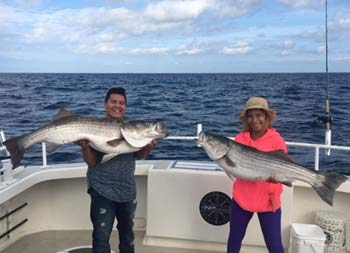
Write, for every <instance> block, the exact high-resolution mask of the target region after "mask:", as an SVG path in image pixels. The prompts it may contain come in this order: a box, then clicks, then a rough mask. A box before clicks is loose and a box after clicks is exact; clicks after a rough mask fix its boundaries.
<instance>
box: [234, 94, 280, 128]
mask: <svg viewBox="0 0 350 253" xmlns="http://www.w3.org/2000/svg"><path fill="white" fill-rule="evenodd" d="M250 109H262V110H264V111H265V112H266V113H267V114H268V115H269V118H270V121H271V123H272V122H273V121H274V120H275V119H276V118H277V115H276V112H274V111H272V110H270V109H269V104H268V102H267V100H266V99H265V98H260V97H254V98H250V99H249V100H248V101H247V104H246V106H245V108H244V109H243V111H242V113H241V116H240V117H239V118H240V119H241V121H245V116H246V114H247V111H248V110H250Z"/></svg>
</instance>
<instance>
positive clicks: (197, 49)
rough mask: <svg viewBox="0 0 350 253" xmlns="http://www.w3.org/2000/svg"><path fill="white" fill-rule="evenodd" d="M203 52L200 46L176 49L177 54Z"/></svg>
mask: <svg viewBox="0 0 350 253" xmlns="http://www.w3.org/2000/svg"><path fill="white" fill-rule="evenodd" d="M202 52H204V49H202V48H198V47H197V48H191V49H180V50H178V51H177V53H176V54H177V55H197V54H200V53H202Z"/></svg>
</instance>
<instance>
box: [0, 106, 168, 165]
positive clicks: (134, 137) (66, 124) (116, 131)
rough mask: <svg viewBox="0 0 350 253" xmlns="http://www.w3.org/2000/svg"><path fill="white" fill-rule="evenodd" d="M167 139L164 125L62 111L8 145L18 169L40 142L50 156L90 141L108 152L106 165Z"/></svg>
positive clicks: (6, 144)
mask: <svg viewBox="0 0 350 253" xmlns="http://www.w3.org/2000/svg"><path fill="white" fill-rule="evenodd" d="M165 137H167V134H166V132H165V127H164V125H163V124H162V123H160V122H148V121H127V122H121V123H118V122H115V121H112V120H108V119H101V118H93V117H80V116H77V115H75V114H72V113H70V112H68V111H65V110H61V111H60V112H59V114H58V115H57V116H56V117H55V119H54V120H53V121H52V122H51V123H50V124H48V125H46V126H43V127H40V128H38V129H36V130H34V131H32V132H30V133H28V134H25V135H22V136H19V137H15V138H12V139H9V140H7V141H5V142H4V145H5V146H6V148H7V150H8V151H9V152H10V154H11V162H12V164H13V167H14V168H15V167H17V166H18V165H19V163H20V161H21V160H22V158H23V156H24V153H25V151H26V150H27V149H28V148H29V147H31V146H32V145H34V144H36V143H42V142H45V143H46V144H47V150H48V152H49V153H51V152H53V151H54V150H56V149H57V148H59V147H60V146H62V145H64V144H67V143H73V142H76V141H78V140H83V139H84V140H88V141H89V144H90V146H92V147H93V148H94V149H96V150H98V151H101V152H103V153H106V155H105V156H104V157H103V162H105V161H107V160H109V159H111V158H112V157H114V156H117V155H118V154H123V153H132V152H135V151H138V150H140V149H141V148H142V147H144V146H146V145H147V144H149V143H150V142H151V141H152V140H153V139H161V138H165Z"/></svg>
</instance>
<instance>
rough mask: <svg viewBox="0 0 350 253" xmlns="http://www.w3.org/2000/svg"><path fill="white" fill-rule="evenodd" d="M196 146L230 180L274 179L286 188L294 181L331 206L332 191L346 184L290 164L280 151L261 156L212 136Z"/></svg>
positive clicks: (340, 177) (330, 175)
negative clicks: (308, 186)
mask: <svg viewBox="0 0 350 253" xmlns="http://www.w3.org/2000/svg"><path fill="white" fill-rule="evenodd" d="M196 142H197V143H198V144H199V145H201V146H202V148H203V149H204V150H205V151H206V153H207V155H208V156H209V158H210V159H211V160H213V161H215V162H216V163H217V164H218V165H219V166H220V167H221V168H223V169H224V171H225V172H226V174H227V175H228V176H229V177H230V178H231V179H232V180H233V179H234V178H235V177H237V178H243V179H246V180H253V181H258V180H264V181H267V180H269V179H271V178H273V179H274V180H276V181H277V182H279V183H282V184H284V185H287V186H292V182H293V181H294V180H299V181H303V182H305V183H307V184H309V185H311V186H312V188H313V189H314V190H315V191H316V192H317V194H318V195H319V196H320V197H321V199H322V200H324V201H325V202H326V203H328V204H329V205H331V206H332V205H333V197H334V193H335V190H336V189H337V188H338V187H339V186H340V185H341V184H342V183H344V182H345V181H346V180H347V177H346V176H344V175H341V174H338V173H321V172H315V171H312V170H309V169H307V168H305V167H303V166H301V165H299V164H296V163H294V162H293V161H291V159H290V158H288V157H287V156H286V155H285V154H284V153H283V152H282V151H281V152H279V151H278V152H261V151H259V150H257V149H255V148H252V147H249V146H245V145H242V144H240V143H237V142H235V141H232V140H230V139H228V138H226V137H223V136H219V135H215V134H212V133H208V132H201V133H200V134H199V136H198V140H196ZM282 153H283V154H282Z"/></svg>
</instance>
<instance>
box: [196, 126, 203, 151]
mask: <svg viewBox="0 0 350 253" xmlns="http://www.w3.org/2000/svg"><path fill="white" fill-rule="evenodd" d="M202 129H203V127H202V124H200V123H198V124H197V138H198V137H199V134H200V133H201V132H202ZM197 147H201V145H199V144H198V145H197Z"/></svg>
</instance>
